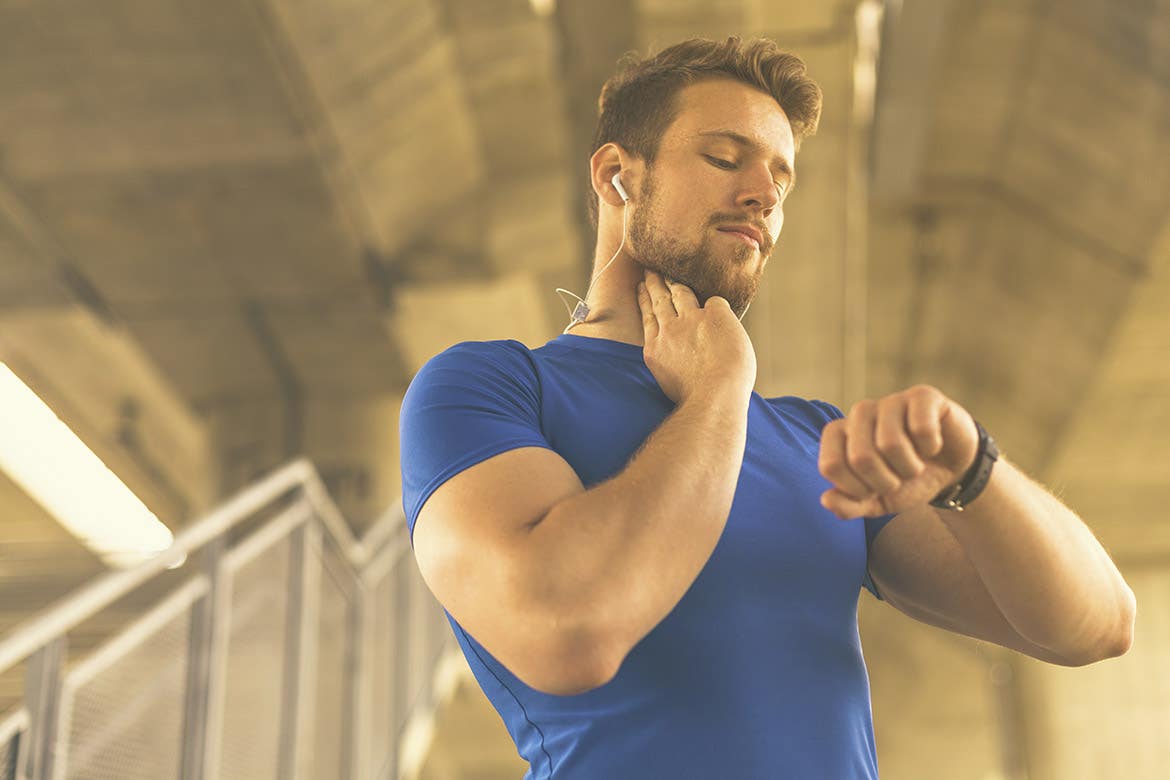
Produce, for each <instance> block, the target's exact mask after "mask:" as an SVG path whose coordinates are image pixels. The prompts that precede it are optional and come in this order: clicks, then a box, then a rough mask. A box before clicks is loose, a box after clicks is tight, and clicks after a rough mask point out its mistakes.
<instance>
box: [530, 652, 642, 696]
mask: <svg viewBox="0 0 1170 780" xmlns="http://www.w3.org/2000/svg"><path fill="white" fill-rule="evenodd" d="M620 667H621V661H620V660H618V659H615V658H613V656H612V654H605V653H602V652H600V648H599V647H597V646H596V645H595V644H592V643H590V644H586V643H574V644H573V646H572V647H567V648H561V649H560V650H557V651H553V652H546V653H543V654H540V655H539V656H532V657H530V658H529V659H528V663H527V664H525V667H524V668H523V669H521V670H518V671H517V674H516V676H517V677H519V678H520V680H521V682H523V683H524V684H525V685H527V686H528V687H530V688H532V689H534V690H536V691H539V692H540V693H544V694H549V695H553V696H577V695H579V694H582V693H588V692H589V691H591V690H594V689H595V688H600V687H601V686H603V685H605V684H606V683H608V682H610V681H611V680H613V678H614V677H616V676H617V672H618V669H619V668H620Z"/></svg>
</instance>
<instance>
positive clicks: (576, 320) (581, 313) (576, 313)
mask: <svg viewBox="0 0 1170 780" xmlns="http://www.w3.org/2000/svg"><path fill="white" fill-rule="evenodd" d="M629 210H630V204H629V202H626V203H625V204H623V205H622V240H621V243H619V244H618V248H617V251H616V252H614V253H613V257H611V258H609V262H608V263H606V264H605V265H604V266H603V267H602V269H601V270H600V271H598V272H597V275H596V276H594V277H593V278H592V279H590V280H589V289H588V290H586V291H585V299H584V300H583V299H581V298H577V295H576V293H574V292H572V291H570V290H566V289H565V288H563V287H558V288H557V290H556V291H557V294H558V295H560V294H561V293H568V294H569V295H572V296H573V297H574V298H577V301H578V303H577V306H576V308H573V309H570V308H569V302H568V301H566V300H565V298H564V296H563V295H562V296H561V302H562V303H564V304H565V308H566V309H568V310H569V317H571V318H572V319H570V320H569V324H568V325H566V326H565V329H564V330H562V331H561V334H562V335H563V334H565V333H568V332H569V329H570V328H572V327H573V326H574V325H578V324H580V323H582V322H584V321H585V320H586V319H587V318H588V317H589V304H588V303H586V302H585V301H586V300H588V298H589V293H591V292H593V285H594V284H596V283H597V280H598V279H600V278H601V275H602V274H603V273H605V272H606V270H607V269H608V268H609V267H610V266H611V265H613V261H614V260H617V256H618V255H620V254H621V253H622V247H624V246H625V245H626V214H627V213H628V212H629Z"/></svg>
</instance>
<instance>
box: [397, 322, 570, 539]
mask: <svg viewBox="0 0 1170 780" xmlns="http://www.w3.org/2000/svg"><path fill="white" fill-rule="evenodd" d="M398 431H399V450H398V451H399V453H400V462H401V469H402V509H403V511H404V512H405V513H406V524H407V528H408V529H409V530H410V538H411V540H412V542H413V539H414V524H415V520H416V519H417V518H418V513H419V510H421V509H422V507H423V504H425V503H426V500H427V499H428V498H430V496H431V493H433V492H434V491H435V490H436V489H437V488H438V487H439V486H440V485H442V484H443V483H444V482H446V481H447V480H448V479H450V478H451V477H453V476H455V475H456V474H458V473H459V472H461V471H463V470H464V469H466V468H469V467H471V466H474V465H475V464H477V463H479V462H481V461H484V460H487V459H488V458H490V457H492V456H493V455H498V454H500V453H501V452H506V451H507V450H511V449H516V448H517V447H546V448H549V449H551V448H552V447H551V445H550V444H549V443H548V440H547V439H546V438H545V436H544V434H543V433H542V432H541V425H540V384H539V379H538V377H537V374H536V368H535V366H534V365H533V363H532V360H531V357H530V355H529V353H528V349H527V347H525V346H524V345H523V344H521V343H520V342H518V341H482V342H476V341H467V342H461V343H459V344H456V345H454V346H453V347H450V348H448V349H447V350H445V351H443V352H441V353H439V354H438V355H436V356H435V357H433V358H431V359H430V360H429V361H428V362H427V363H426V365H424V366H423V367H422V368H421V369H420V370H419V372H418V373H417V374H416V375H415V377H414V379H413V380H412V381H411V383H410V386H409V387H408V388H407V390H406V395H405V397H404V398H403V399H402V410H401V412H400V414H399V421H398Z"/></svg>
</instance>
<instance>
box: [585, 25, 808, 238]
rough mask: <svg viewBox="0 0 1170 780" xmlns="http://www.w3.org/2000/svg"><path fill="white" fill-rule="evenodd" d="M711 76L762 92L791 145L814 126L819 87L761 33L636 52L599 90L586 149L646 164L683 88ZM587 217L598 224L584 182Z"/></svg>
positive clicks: (651, 159)
mask: <svg viewBox="0 0 1170 780" xmlns="http://www.w3.org/2000/svg"><path fill="white" fill-rule="evenodd" d="M711 78H731V79H735V80H736V81H740V82H743V83H744V84H747V85H748V86H751V87H756V88H757V89H759V90H761V91H763V92H767V93H768V94H769V95H771V96H772V97H773V98H775V100H776V102H777V103H779V104H780V107H781V108H782V109H784V113H785V114H787V115H788V122H789V124H790V125H791V126H792V135H793V139H794V140H795V142H796V148H797V149H798V150H799V149H800V142H801V140H802V139H804V138H806V137H808V136H810V135H812V134H813V133H815V132H816V131H817V122H818V121H820V118H821V88H820V87H818V86H817V85H816V82H814V81H812V80H811V79H810V78H809V77H808V76H807V69H806V67H805V64H804V60H802V59H801V58H800V57H798V56H796V55H795V54H790V53H788V52H785V51H781V50H780V48H779V47H778V46H777V45H776V44H775V42H773V41H770V40H768V39H766V38H753V39H751V40H748V41H741V40H740V39H739V37H738V36H734V35H733V36H731V37H730V38H728V39H727V40H725V41H722V42H719V41H711V40H707V39H706V38H691V39H689V40H686V41H683V42H681V43H676V44H675V45H674V46H671V47H669V48H667V49H663V50H662V51H660V52H659V53H658V54H656V55H654V56H653V57H648V58H645V59H643V58H642V57H640V56H639V55H638V54H637V53H636V52H633V53H630V54H627V55H626V56H625V57H623V58H622V59H621V61H620V62H619V71H618V73H617V74H615V75H614V76H612V77H611V78H610V79H609V81H607V82H605V85H604V86H603V87H602V88H601V97H600V98H599V99H598V101H597V102H598V109H599V112H600V115H599V117H598V120H597V132H596V133H594V136H593V151H594V152H596V151H597V150H598V149H600V148H601V147H602V146H604V145H605V144H607V143H610V142H613V143H616V144H618V145H620V146H621V147H622V148H623V149H625V150H626V151H627V152H630V153H631V154H634V155H637V156H638V157H640V158H642V159H643V160H645V161H646V163H647V164H650V163H652V162H654V158H655V157H656V156H657V154H658V145H659V142H660V141H661V140H662V135H663V133H665V132H666V129H667V128H668V127H669V126H670V124H671V123H672V122H673V121H674V120H675V118H676V117H677V116H678V105H677V102H676V101H675V96H676V95H677V94H678V92H679V90H681V89H682V88H683V87H686V86H689V85H690V84H693V83H695V82H696V81H701V80H703V79H711ZM586 202H587V204H588V206H589V221H590V223H591V224H592V225H593V227H594V228H595V229H596V228H597V208H598V206H597V193H596V192H594V191H593V188H592V186H590V188H589V191H588V193H587V197H586Z"/></svg>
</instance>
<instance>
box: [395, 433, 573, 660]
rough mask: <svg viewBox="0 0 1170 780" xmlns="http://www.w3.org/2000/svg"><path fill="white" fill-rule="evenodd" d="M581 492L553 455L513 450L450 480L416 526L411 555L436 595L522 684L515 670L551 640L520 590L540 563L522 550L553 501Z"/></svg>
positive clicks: (545, 623) (425, 507) (537, 610)
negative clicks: (530, 531)
mask: <svg viewBox="0 0 1170 780" xmlns="http://www.w3.org/2000/svg"><path fill="white" fill-rule="evenodd" d="M584 490H585V488H584V486H583V485H582V483H581V480H580V478H579V477H578V476H577V473H576V472H575V471H574V470H573V468H572V467H571V466H570V465H569V464H568V463H567V462H566V461H565V460H564V459H563V458H562V457H561V456H560V455H558V454H557V453H556V452H554V451H553V450H550V449H547V448H543V447H519V448H516V449H512V450H508V451H506V452H503V453H500V454H498V455H495V456H493V457H491V458H488V459H487V460H484V461H482V462H480V463H478V464H476V465H474V466H471V467H469V468H467V469H464V470H463V471H461V472H459V473H458V474H456V475H455V476H453V477H451V478H450V479H448V480H447V481H446V482H444V483H443V484H442V485H440V486H439V487H438V488H436V489H435V491H434V492H433V493H432V494H431V495H430V496H429V497H428V498H427V500H426V503H425V504H424V505H423V507H422V508H421V509H420V511H419V514H418V518H417V520H416V523H415V528H414V552H415V558H416V559H417V561H418V566H419V570H420V571H421V573H422V576H423V579H424V580H425V581H426V583H427V586H428V587H429V588H430V589H431V592H432V593H434V595H435V598H437V599H438V600H439V602H440V603H441V604H442V605H443V607H444V608H445V609H446V610H447V611H448V612H450V613H451V615H452V616H453V617H454V618H455V620H456V621H458V622H459V624H460V625H461V626H463V627H464V628H465V629H466V630H467V631H468V632H469V633H470V634H471V635H472V636H474V637H475V638H476V641H478V642H479V643H480V644H482V645H483V646H484V647H485V648H487V649H488V651H489V652H490V653H492V655H494V656H495V657H496V658H497V659H499V660H500V662H501V663H503V664H504V665H505V666H507V667H508V668H509V669H511V670H512V671H513V672H514V673H516V674H517V675H518V676H520V677H521V678H522V679H523V678H524V677H525V675H524V674H523V673H522V671H521V670H522V669H523V668H524V667H525V665H528V664H531V663H533V661H534V656H538V655H539V652H536V653H534V650H536V649H537V648H539V647H541V646H542V645H543V644H545V643H546V642H547V640H548V638H549V635H550V632H549V631H548V630H547V629H548V620H549V619H550V616H547V615H544V614H543V612H542V610H541V609H540V608H539V605H538V604H536V600H535V599H534V596H537V595H538V594H533V593H532V592H531V589H530V588H526V583H528V582H531V581H532V579H533V577H532V576H530V575H531V573H532V572H533V568H532V567H533V566H535V565H539V562H537V561H533V560H531V557H532V556H531V554H530V553H531V550H530V549H528V548H526V545H525V542H526V538H527V536H528V531H529V530H530V529H531V528H532V527H533V526H534V525H535V524H536V523H538V522H539V521H540V520H541V518H543V517H544V516H545V515H546V514H547V513H548V512H549V510H551V509H552V507H553V506H555V505H556V504H557V503H559V502H561V501H563V500H565V499H566V498H569V497H570V496H573V495H576V494H578V493H581V492H584ZM526 682H527V680H526Z"/></svg>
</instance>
